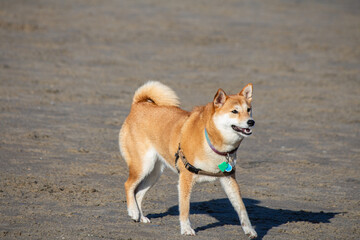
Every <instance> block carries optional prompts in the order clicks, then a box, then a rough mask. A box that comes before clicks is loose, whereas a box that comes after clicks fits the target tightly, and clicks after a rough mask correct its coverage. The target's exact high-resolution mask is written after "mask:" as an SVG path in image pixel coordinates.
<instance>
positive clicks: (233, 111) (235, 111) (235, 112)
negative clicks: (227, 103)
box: [231, 110, 239, 114]
mask: <svg viewBox="0 0 360 240" xmlns="http://www.w3.org/2000/svg"><path fill="white" fill-rule="evenodd" d="M231 112H232V113H234V114H237V113H239V112H238V111H237V110H232V111H231Z"/></svg>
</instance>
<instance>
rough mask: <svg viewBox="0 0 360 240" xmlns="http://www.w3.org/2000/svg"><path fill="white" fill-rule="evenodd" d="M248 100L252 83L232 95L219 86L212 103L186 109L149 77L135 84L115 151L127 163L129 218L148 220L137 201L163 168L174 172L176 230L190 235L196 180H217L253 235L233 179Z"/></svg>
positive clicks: (247, 125) (246, 130)
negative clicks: (175, 174)
mask: <svg viewBox="0 0 360 240" xmlns="http://www.w3.org/2000/svg"><path fill="white" fill-rule="evenodd" d="M251 100H252V84H248V85H246V86H245V87H244V88H243V89H242V90H241V91H240V93H239V94H236V95H229V96H228V95H226V93H225V92H224V91H223V90H222V89H219V90H218V91H217V93H216V95H215V98H214V100H213V102H210V103H208V104H207V105H205V106H201V107H195V108H194V109H193V110H192V111H191V112H187V111H184V110H182V109H180V108H179V107H178V106H179V101H178V98H177V96H176V94H175V93H174V92H173V91H172V90H171V89H170V88H169V87H167V86H165V85H163V84H161V83H159V82H154V81H151V82H148V83H146V84H145V85H143V86H142V87H140V88H139V89H138V90H137V91H136V92H135V95H134V98H133V102H132V106H131V111H130V113H129V115H128V117H127V118H126V120H125V122H124V124H123V125H122V127H121V130H120V134H119V144H120V151H121V154H122V156H123V158H124V159H125V160H126V162H127V164H128V166H129V178H128V179H127V181H126V183H125V190H126V199H127V208H128V213H129V216H130V217H131V218H132V219H134V220H135V221H141V222H145V223H148V222H150V220H149V219H148V218H147V217H145V216H144V214H143V212H142V210H141V202H142V200H143V198H144V195H145V193H146V192H147V191H148V190H149V189H150V188H151V187H152V186H153V185H154V184H155V182H156V181H157V180H158V179H159V177H160V175H161V173H162V172H163V170H164V168H165V167H166V166H167V167H169V168H171V169H172V170H174V171H175V172H179V185H178V190H179V212H180V225H181V234H184V235H195V231H194V230H193V229H192V228H191V226H190V221H189V208H190V194H191V190H192V187H193V185H194V184H195V182H199V181H212V180H216V179H218V178H219V179H220V182H221V185H222V187H223V188H224V190H225V192H226V194H227V195H228V197H229V199H230V201H231V203H232V205H233V207H234V208H235V210H236V212H237V214H238V215H239V218H240V221H241V226H242V228H243V230H244V232H245V234H246V235H248V236H249V238H256V237H257V234H256V232H255V230H254V229H253V227H252V226H251V223H250V221H249V217H248V214H247V212H246V209H245V206H244V203H243V201H242V199H241V195H240V189H239V186H238V184H237V182H236V180H235V164H236V150H237V148H238V147H239V145H240V143H241V141H242V140H243V139H244V137H247V136H249V135H251V134H252V130H251V128H252V127H253V126H254V124H255V122H254V120H253V119H252V117H251ZM175 155H176V156H177V157H175ZM179 159H181V160H180V161H178V160H179ZM220 169H221V170H220ZM225 169H226V170H225Z"/></svg>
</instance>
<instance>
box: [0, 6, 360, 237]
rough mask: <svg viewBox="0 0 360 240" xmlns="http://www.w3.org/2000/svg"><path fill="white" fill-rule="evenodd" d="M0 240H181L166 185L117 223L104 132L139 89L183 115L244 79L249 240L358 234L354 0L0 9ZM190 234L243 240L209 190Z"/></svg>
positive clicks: (113, 135)
mask: <svg viewBox="0 0 360 240" xmlns="http://www.w3.org/2000/svg"><path fill="white" fill-rule="evenodd" d="M0 43H1V45H0V53H1V54H0V103H1V104H0V107H1V111H0V126H1V127H0V136H1V137H0V238H4V239H100V238H104V239H190V238H189V237H183V236H181V235H180V229H179V222H178V210H177V208H178V202H177V186H176V185H177V176H176V174H174V173H172V172H171V171H166V173H165V174H164V175H163V176H162V177H161V179H160V181H159V182H158V184H157V185H155V187H154V188H153V189H152V190H151V191H150V192H149V193H148V195H147V196H146V199H145V201H144V212H145V214H146V215H147V216H148V217H149V218H150V219H151V221H152V223H150V224H141V223H134V222H132V221H131V220H130V218H129V217H128V216H127V213H126V201H125V196H124V188H123V183H124V182H125V180H126V178H127V167H126V164H125V162H124V161H123V159H121V156H120V154H119V151H118V143H117V134H118V131H119V129H120V126H121V123H122V121H123V120H124V118H125V117H126V115H127V113H128V112H129V109H130V103H131V99H132V96H133V92H134V91H135V90H136V88H137V87H139V86H140V85H141V84H142V83H144V82H145V81H147V80H149V79H155V80H159V81H162V82H163V83H165V84H167V85H169V86H170V87H172V88H173V89H174V90H175V91H176V92H177V93H178V95H179V97H180V99H181V101H182V107H183V108H185V109H187V110H191V109H192V107H193V106H195V105H202V104H206V103H207V102H209V101H212V98H213V96H214V94H215V93H216V91H217V89H218V88H220V87H221V88H223V89H224V90H225V91H226V92H228V93H236V92H238V91H240V90H241V88H242V87H243V86H244V85H245V84H246V83H248V82H252V83H253V84H254V103H253V109H254V118H255V120H256V128H255V132H254V135H253V136H252V137H251V138H249V139H246V141H244V142H243V144H242V146H241V148H240V149H239V152H238V155H239V156H240V159H239V160H238V172H237V178H238V180H239V183H240V186H241V189H242V194H243V197H244V200H245V204H246V206H247V209H248V212H249V215H250V219H251V221H252V223H253V225H254V226H255V228H256V230H257V232H258V234H259V239H360V202H359V200H360V189H359V185H360V177H359V175H360V166H359V165H360V163H359V160H360V135H359V134H360V129H359V127H360V2H359V1H357V0H353V1H351V0H346V1H342V0H338V1H336V0H333V1H322V0H318V1H280V0H273V1H250V0H246V1H231V0H230V1H212V0H210V1H157V0H156V1H145V0H144V1H130V0H129V1H119V0H109V1H101V0H77V1H73V0H61V1H56V0H39V1H25V0H11V1H0ZM190 219H191V221H192V226H193V227H194V228H195V230H196V232H197V237H195V238H191V239H223V240H225V239H246V237H245V236H244V234H243V232H242V230H241V226H240V225H239V223H238V219H237V216H236V214H235V212H234V210H233V209H232V207H231V205H230V203H229V201H228V200H227V198H226V196H225V194H224V192H223V191H222V189H221V188H220V184H219V183H218V182H213V183H203V184H199V185H196V187H195V190H194V192H193V195H192V203H191V217H190Z"/></svg>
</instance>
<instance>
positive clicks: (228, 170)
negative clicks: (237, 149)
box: [225, 164, 232, 172]
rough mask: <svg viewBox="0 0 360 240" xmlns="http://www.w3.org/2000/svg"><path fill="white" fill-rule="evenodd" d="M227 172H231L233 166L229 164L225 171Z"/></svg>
mask: <svg viewBox="0 0 360 240" xmlns="http://www.w3.org/2000/svg"><path fill="white" fill-rule="evenodd" d="M225 171H226V172H231V171H232V166H231V164H228V166H227V168H226V169H225Z"/></svg>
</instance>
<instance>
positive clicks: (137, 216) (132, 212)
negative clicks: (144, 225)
mask: <svg viewBox="0 0 360 240" xmlns="http://www.w3.org/2000/svg"><path fill="white" fill-rule="evenodd" d="M128 215H129V216H130V217H131V219H132V220H134V221H135V222H139V220H140V213H139V211H136V210H128Z"/></svg>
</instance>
